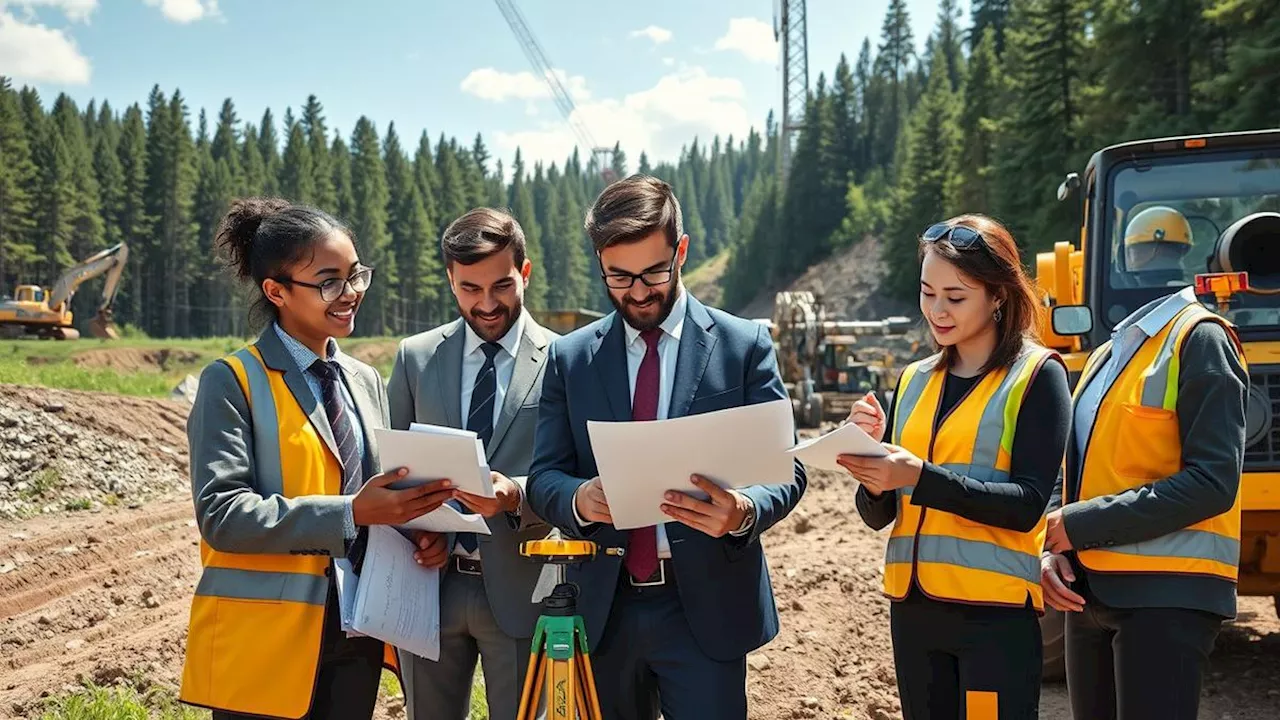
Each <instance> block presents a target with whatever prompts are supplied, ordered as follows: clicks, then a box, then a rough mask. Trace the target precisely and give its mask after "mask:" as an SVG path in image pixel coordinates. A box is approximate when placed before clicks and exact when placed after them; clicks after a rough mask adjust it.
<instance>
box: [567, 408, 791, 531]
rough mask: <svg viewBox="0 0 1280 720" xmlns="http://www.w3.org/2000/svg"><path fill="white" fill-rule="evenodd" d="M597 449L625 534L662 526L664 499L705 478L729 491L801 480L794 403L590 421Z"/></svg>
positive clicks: (593, 447) (589, 429)
mask: <svg viewBox="0 0 1280 720" xmlns="http://www.w3.org/2000/svg"><path fill="white" fill-rule="evenodd" d="M587 434H588V435H589V436H590V438H591V450H592V452H593V453H594V454H595V457H596V467H597V468H598V469H599V471H600V482H601V483H602V484H603V485H604V494H605V497H606V498H607V499H608V501H609V511H610V514H611V515H612V516H613V525H614V527H616V528H618V529H619V530H628V529H631V528H638V527H645V526H646V525H658V524H661V523H664V522H667V521H669V520H671V519H672V518H671V517H670V516H669V515H667V514H666V513H664V512H662V509H661V505H662V503H663V502H664V500H663V496H664V494H665V493H666V491H668V490H680V491H683V492H686V493H689V494H690V495H694V496H695V497H699V498H701V499H706V494H705V493H703V492H701V491H700V490H698V489H697V487H695V486H694V485H693V482H692V481H691V480H690V477H691V476H692V475H695V474H697V475H702V476H703V477H706V478H707V479H708V480H711V481H712V482H715V483H716V484H717V485H719V486H721V487H725V488H730V487H732V488H741V487H747V486H749V485H782V484H791V483H794V482H795V475H794V473H793V463H792V458H791V456H790V455H788V454H787V450H788V449H789V448H791V446H792V444H793V443H794V440H795V428H794V423H793V420H792V415H791V401H790V400H774V401H770V402H767V403H758V404H755V405H747V406H744V407H737V408H729V409H727V410H717V411H715V412H709V413H702V414H699V415H688V416H685V417H681V418H674V419H670V420H653V421H648V422H601V421H595V420H591V421H588V422H587Z"/></svg>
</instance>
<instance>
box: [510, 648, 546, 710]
mask: <svg viewBox="0 0 1280 720" xmlns="http://www.w3.org/2000/svg"><path fill="white" fill-rule="evenodd" d="M546 672H547V656H546V655H545V654H543V653H542V652H534V653H531V654H530V655H529V670H528V671H526V672H525V674H524V691H523V692H521V693H520V709H519V711H517V712H516V717H517V718H519V720H536V718H537V717H538V701H539V700H540V699H541V696H542V679H543V677H545V676H546Z"/></svg>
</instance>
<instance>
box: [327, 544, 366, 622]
mask: <svg viewBox="0 0 1280 720" xmlns="http://www.w3.org/2000/svg"><path fill="white" fill-rule="evenodd" d="M333 570H334V572H333V581H334V584H335V585H337V586H338V613H339V616H340V619H341V623H342V631H343V632H345V633H346V634H347V636H348V637H360V633H358V632H356V631H355V630H352V629H351V623H352V621H353V620H354V618H355V616H356V586H357V584H358V583H359V580H360V579H359V578H358V577H356V571H355V569H354V568H352V567H351V561H350V560H348V559H346V558H335V559H334V561H333Z"/></svg>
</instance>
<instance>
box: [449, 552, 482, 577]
mask: <svg viewBox="0 0 1280 720" xmlns="http://www.w3.org/2000/svg"><path fill="white" fill-rule="evenodd" d="M453 557H454V562H453V565H454V569H455V570H457V571H458V572H460V573H462V574H463V575H476V576H479V575H483V574H484V573H483V571H475V570H468V569H467V568H466V567H465V566H464V565H463V563H466V564H467V565H470V564H471V563H475V562H477V561H475V560H472V559H471V558H464V557H462V556H460V555H454V556H453Z"/></svg>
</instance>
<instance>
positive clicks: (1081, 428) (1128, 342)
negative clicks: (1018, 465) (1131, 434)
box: [1072, 287, 1198, 455]
mask: <svg viewBox="0 0 1280 720" xmlns="http://www.w3.org/2000/svg"><path fill="white" fill-rule="evenodd" d="M1195 302H1198V301H1197V300H1196V296H1195V291H1194V289H1193V288H1191V287H1186V288H1183V289H1182V291H1181V292H1178V293H1174V294H1173V295H1170V296H1168V297H1165V298H1161V299H1157V300H1152V301H1151V302H1149V303H1147V304H1146V305H1144V306H1142V307H1141V308H1138V310H1137V311H1135V312H1134V313H1133V314H1132V315H1130V316H1129V317H1127V318H1125V319H1124V320H1121V321H1120V322H1119V324H1117V325H1116V326H1115V329H1114V330H1112V331H1111V355H1110V357H1108V358H1107V361H1106V364H1104V365H1103V366H1102V367H1100V368H1098V370H1097V372H1095V373H1094V375H1093V379H1092V380H1090V381H1089V384H1088V385H1087V386H1085V388H1084V390H1083V391H1082V392H1081V393H1080V400H1079V402H1077V403H1076V409H1075V417H1074V418H1072V425H1073V426H1074V428H1075V442H1076V448H1077V450H1078V452H1079V453H1080V454H1081V455H1083V454H1084V451H1085V446H1086V445H1088V443H1089V433H1091V432H1092V431H1093V422H1094V420H1096V419H1097V417H1098V407H1099V406H1100V405H1101V404H1102V396H1103V395H1104V394H1106V392H1107V390H1109V389H1110V388H1111V385H1112V384H1113V383H1115V381H1116V378H1118V377H1120V372H1121V371H1122V370H1124V369H1125V367H1126V366H1127V365H1128V364H1129V361H1130V360H1132V359H1133V356H1134V355H1135V354H1136V353H1137V352H1138V348H1140V347H1142V343H1143V342H1145V341H1146V340H1147V338H1150V337H1152V336H1154V335H1155V334H1156V333H1158V332H1160V330H1161V328H1163V327H1164V326H1165V325H1167V324H1168V323H1169V321H1170V320H1173V317H1174V316H1175V315H1177V314H1178V313H1179V312H1182V310H1183V309H1184V308H1186V307H1187V306H1188V305H1190V304H1192V303H1195Z"/></svg>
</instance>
